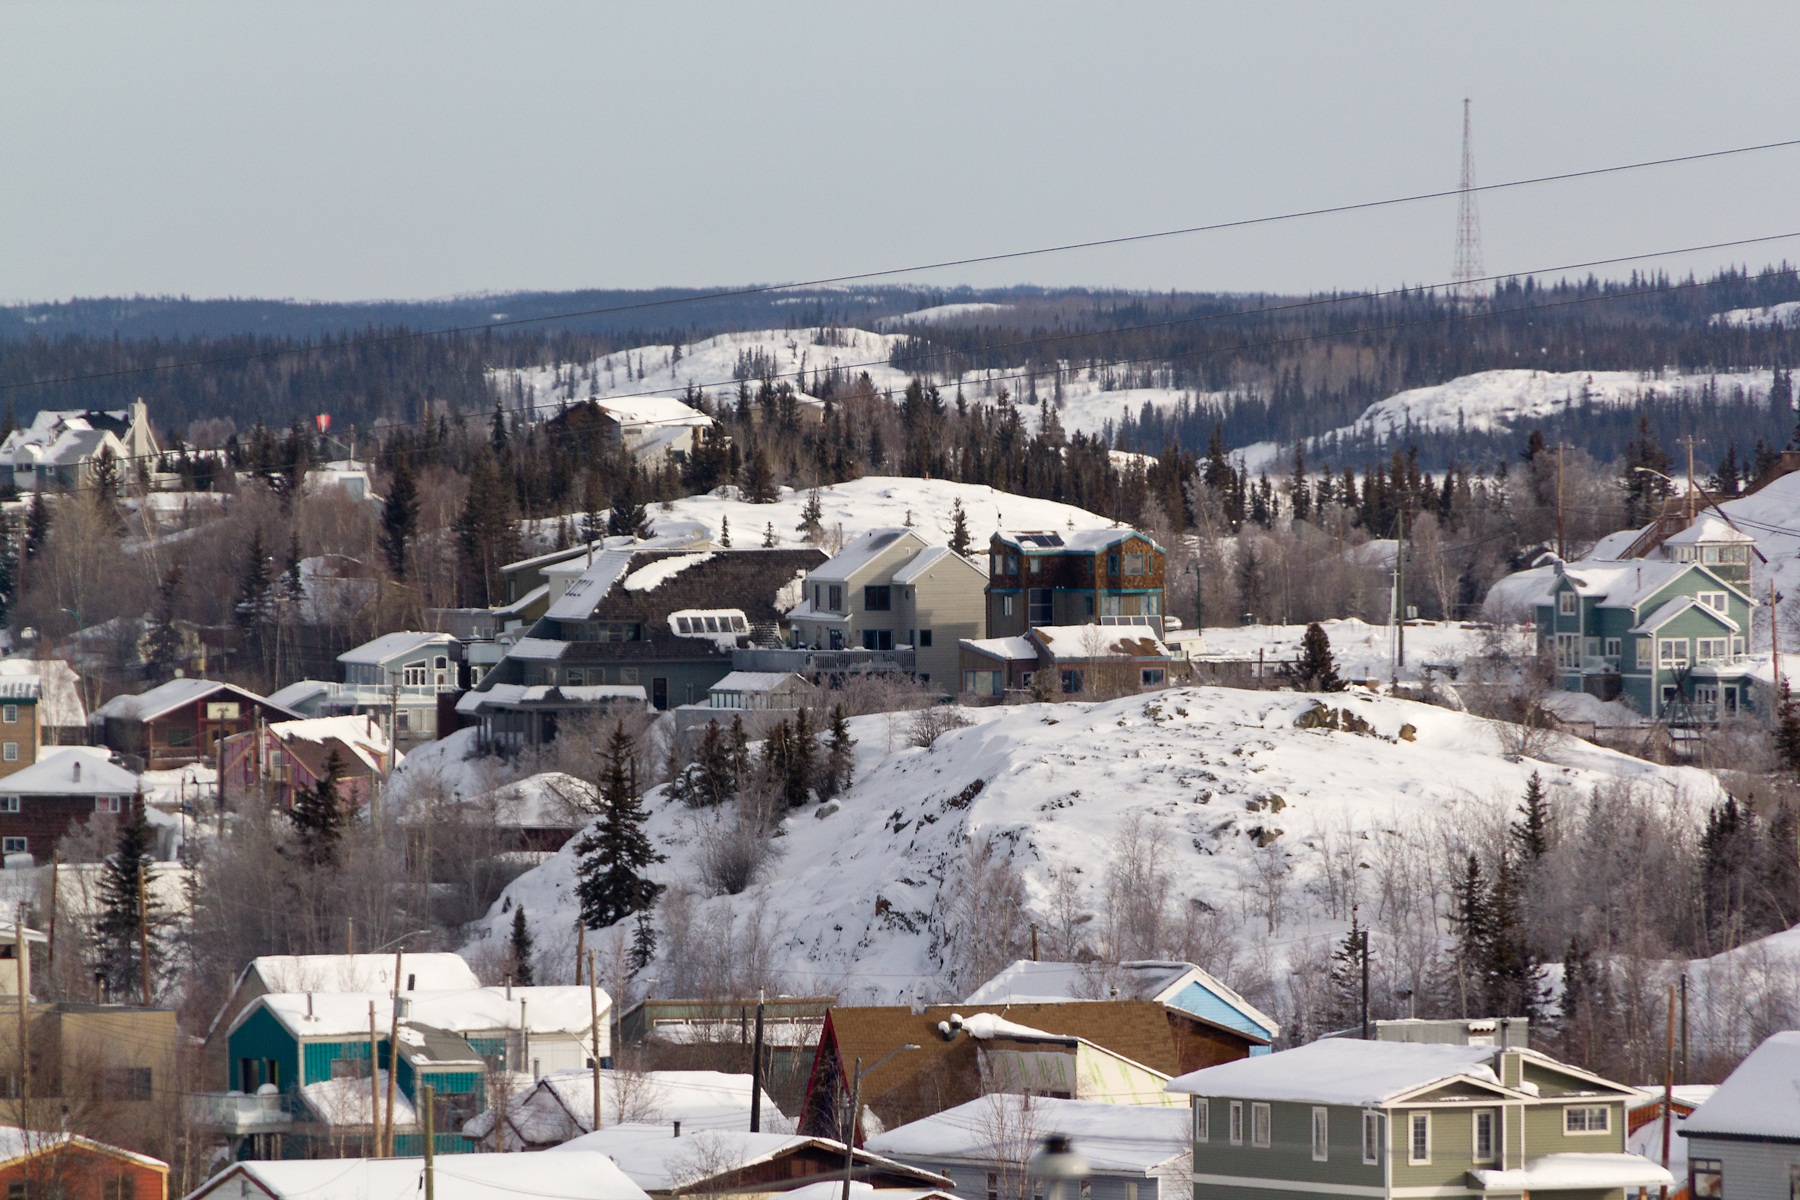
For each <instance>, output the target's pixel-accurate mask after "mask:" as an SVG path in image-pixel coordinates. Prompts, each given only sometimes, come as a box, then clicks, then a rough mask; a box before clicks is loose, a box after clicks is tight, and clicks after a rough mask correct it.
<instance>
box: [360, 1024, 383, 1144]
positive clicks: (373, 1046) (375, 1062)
mask: <svg viewBox="0 0 1800 1200" xmlns="http://www.w3.org/2000/svg"><path fill="white" fill-rule="evenodd" d="M378 1047H379V1043H378V1042H377V1041H376V1039H375V1002H374V1001H373V1000H371V1001H369V1140H368V1142H367V1144H366V1145H365V1146H364V1147H363V1157H364V1158H378V1157H380V1154H381V1071H380V1070H379V1069H378V1067H379V1065H380V1062H381V1059H380V1050H379V1048H378Z"/></svg>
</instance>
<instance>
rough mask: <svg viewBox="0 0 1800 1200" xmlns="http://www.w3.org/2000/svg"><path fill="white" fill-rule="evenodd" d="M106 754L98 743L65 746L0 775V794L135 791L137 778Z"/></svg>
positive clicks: (126, 794) (72, 794)
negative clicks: (90, 745) (4, 775)
mask: <svg viewBox="0 0 1800 1200" xmlns="http://www.w3.org/2000/svg"><path fill="white" fill-rule="evenodd" d="M96 751H98V752H97V753H96ZM110 754H111V751H109V750H106V749H104V748H100V747H88V746H69V747H66V748H64V749H62V750H58V751H56V752H55V753H53V754H49V755H46V756H45V757H43V758H40V759H38V760H37V761H36V762H34V763H32V764H31V765H30V766H29V767H26V768H24V769H23V770H20V771H14V772H13V773H12V774H11V775H8V776H6V777H5V778H4V779H0V795H7V796H131V795H135V794H136V793H137V790H138V786H139V783H140V780H139V779H138V777H137V776H136V775H133V774H132V773H131V772H130V771H127V770H126V769H125V768H124V767H118V766H114V765H113V764H112V763H110V762H108V761H107V758H108V756H109V755H110Z"/></svg>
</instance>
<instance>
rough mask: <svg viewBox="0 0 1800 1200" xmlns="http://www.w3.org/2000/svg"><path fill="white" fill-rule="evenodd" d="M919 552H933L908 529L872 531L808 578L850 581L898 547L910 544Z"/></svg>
mask: <svg viewBox="0 0 1800 1200" xmlns="http://www.w3.org/2000/svg"><path fill="white" fill-rule="evenodd" d="M908 539H910V542H909V543H908V544H911V545H915V546H917V547H919V548H920V550H921V551H922V550H925V549H931V548H932V547H928V546H927V545H926V542H925V539H924V538H922V537H920V536H919V535H918V534H917V533H915V532H914V531H913V530H911V529H908V528H906V527H905V526H894V527H890V528H886V529H871V530H869V532H867V533H865V534H863V535H862V536H861V537H859V538H857V539H856V540H855V541H853V542H851V543H849V544H848V545H846V546H845V547H844V548H843V549H842V550H839V551H838V552H837V553H836V554H834V555H832V556H831V557H830V558H828V559H826V560H825V561H824V562H822V563H820V564H819V565H818V566H816V567H814V568H813V569H812V570H811V572H809V575H810V577H811V578H814V579H836V580H844V581H847V580H849V578H850V577H851V576H852V575H855V574H856V573H857V572H858V571H861V570H862V569H863V568H865V567H867V566H868V565H869V564H870V563H872V562H874V561H875V559H876V557H877V556H879V555H881V554H882V553H884V552H885V551H887V550H890V549H892V548H893V547H894V546H895V545H896V544H900V543H903V542H907V540H908Z"/></svg>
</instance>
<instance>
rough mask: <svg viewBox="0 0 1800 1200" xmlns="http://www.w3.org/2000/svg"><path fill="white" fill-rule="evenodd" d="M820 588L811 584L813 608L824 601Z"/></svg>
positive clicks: (683, 624)
mask: <svg viewBox="0 0 1800 1200" xmlns="http://www.w3.org/2000/svg"><path fill="white" fill-rule="evenodd" d="M820 590H821V589H820V588H819V585H818V584H816V583H815V584H813V608H815V609H817V608H819V607H820V606H821V605H822V604H823V603H824V600H825V598H824V597H823V596H821V595H820V594H819V592H820ZM681 632H683V633H686V632H687V622H686V621H683V622H682V623H681Z"/></svg>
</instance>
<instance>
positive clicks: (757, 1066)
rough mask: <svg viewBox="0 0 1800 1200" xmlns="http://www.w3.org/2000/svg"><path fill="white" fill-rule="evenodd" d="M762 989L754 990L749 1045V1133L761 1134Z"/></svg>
mask: <svg viewBox="0 0 1800 1200" xmlns="http://www.w3.org/2000/svg"><path fill="white" fill-rule="evenodd" d="M762 1062H763V989H761V988H757V989H756V1040H755V1041H754V1042H752V1043H750V1132H751V1133H760V1132H762V1084H763V1079H762Z"/></svg>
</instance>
